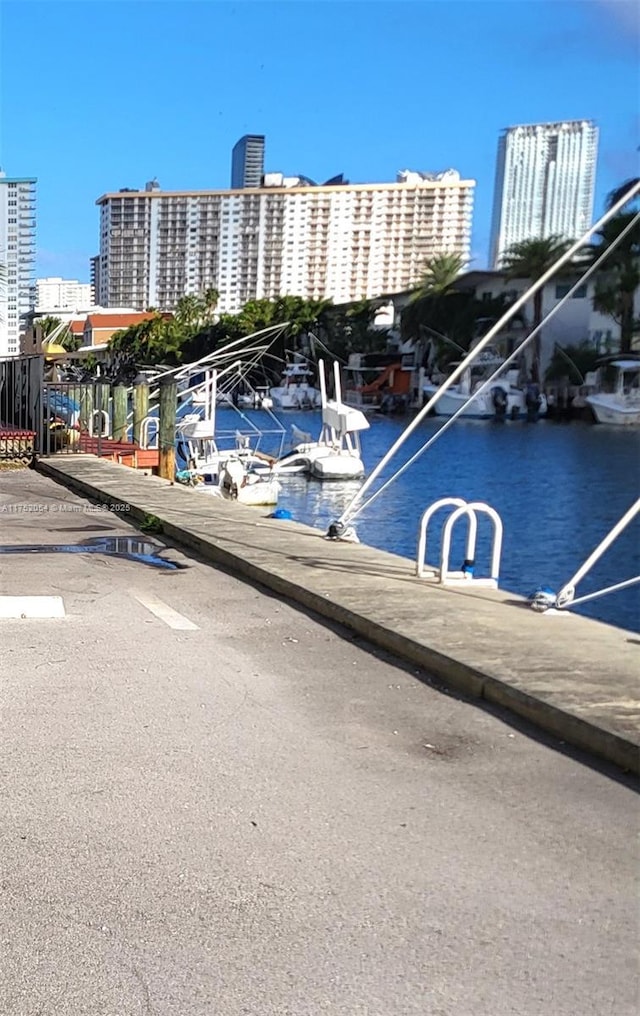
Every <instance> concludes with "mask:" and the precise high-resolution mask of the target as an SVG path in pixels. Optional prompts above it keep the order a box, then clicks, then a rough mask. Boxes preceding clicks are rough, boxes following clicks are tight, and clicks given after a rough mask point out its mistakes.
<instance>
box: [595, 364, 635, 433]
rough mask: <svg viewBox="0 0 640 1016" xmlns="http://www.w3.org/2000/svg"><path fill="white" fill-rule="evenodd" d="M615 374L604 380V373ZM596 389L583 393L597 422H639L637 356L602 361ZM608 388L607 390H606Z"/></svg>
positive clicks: (632, 424)
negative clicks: (603, 362)
mask: <svg viewBox="0 0 640 1016" xmlns="http://www.w3.org/2000/svg"><path fill="white" fill-rule="evenodd" d="M610 369H613V371H614V372H615V373H614V377H613V382H612V383H611V384H607V373H610ZM598 373H599V375H600V378H599V381H598V390H596V391H595V392H593V393H592V394H591V395H587V396H586V397H585V402H586V403H587V405H588V406H590V408H591V411H592V413H593V415H594V416H595V418H596V422H597V423H609V424H614V425H615V426H622V427H638V426H640V359H637V360H634V359H631V358H628V359H616V360H611V361H609V362H608V363H605V364H601V365H600V369H599V372H598ZM607 389H610V390H607Z"/></svg>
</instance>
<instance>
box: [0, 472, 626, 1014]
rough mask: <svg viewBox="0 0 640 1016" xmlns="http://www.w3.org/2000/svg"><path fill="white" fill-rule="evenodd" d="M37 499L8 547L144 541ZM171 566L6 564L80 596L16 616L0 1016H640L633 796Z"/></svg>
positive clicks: (292, 621) (368, 658)
mask: <svg viewBox="0 0 640 1016" xmlns="http://www.w3.org/2000/svg"><path fill="white" fill-rule="evenodd" d="M24 503H36V504H40V505H44V506H45V510H43V511H41V512H39V513H38V514H29V513H26V512H23V511H5V512H2V511H0V528H1V533H2V539H1V541H0V542H1V543H2V544H12V545H16V544H22V545H27V544H34V543H43V542H44V543H47V542H48V543H51V544H58V543H61V542H63V543H65V544H66V543H69V542H74V541H75V542H78V543H79V542H80V541H82V540H85V539H88V538H91V537H95V536H97V535H101V534H109V535H118V534H122V535H126V534H127V533H130V530H129V529H128V527H127V525H126V522H125V521H124V520H123V519H122V518H119V517H117V516H115V515H114V514H111V513H107V512H103V513H96V512H93V511H91V512H89V511H85V509H86V508H87V506H86V504H84V503H83V502H82V501H81V500H80V499H79V498H77V497H75V496H74V495H73V494H71V493H69V492H68V491H65V490H64V489H62V488H60V487H59V486H57V485H55V484H53V483H52V482H50V481H48V480H46V479H45V478H43V477H41V476H38V475H37V474H35V473H33V472H30V471H29V472H25V473H22V474H12V475H10V476H4V475H0V509H1V508H2V507H10V506H11V505H14V506H15V505H19V504H24ZM62 503H64V505H65V506H66V509H67V510H65V511H64V512H63V511H61V510H60V507H61V504H62ZM54 508H56V509H57V510H53V509H54ZM164 556H166V557H168V558H170V559H173V560H175V561H177V562H178V563H181V564H183V565H185V568H184V569H183V570H179V571H164V570H154V569H152V568H151V567H148V566H145V565H143V564H139V563H135V562H133V561H128V560H123V559H116V558H112V557H108V556H99V555H93V554H91V555H84V554H80V555H75V554H74V555H55V556H53V555H52V556H39V555H25V556H21V555H14V556H11V557H2V556H1V555H0V576H1V579H0V594H5V595H6V594H8V593H12V594H19V593H24V592H29V593H31V594H41V595H51V594H57V595H62V596H63V598H64V602H65V607H66V617H65V618H64V619H59V620H52V621H3V622H1V627H0V638H1V639H2V647H3V653H2V681H1V682H0V708H1V712H0V717H1V724H2V744H3V752H2V755H3V761H2V780H1V781H0V795H1V801H0V808H1V811H2V815H3V821H2V823H0V852H1V859H0V863H1V866H2V875H1V880H0V908H1V910H2V921H1V922H0V924H1V927H2V933H1V939H0V1012H1V1013H2V1014H3V1016H36V1014H39V1016H80V1014H87V1016H138V1014H149V1013H152V1014H155V1016H218V1014H219V1016H244V1014H253V1016H318V1014H321V1013H328V1014H344V1016H411V1014H416V1016H417V1014H420V1016H425V1014H426V1016H578V1014H579V1016H631V1014H632V1013H635V1012H636V1002H637V997H638V995H637V991H638V980H637V962H636V961H637V956H636V944H637V933H638V914H637V906H636V900H637V896H636V885H635V881H636V876H637V860H638V856H637V847H636V844H635V842H634V836H635V834H636V833H637V831H638V811H637V798H636V797H635V795H634V793H633V791H632V790H631V789H630V788H629V787H628V786H627V785H625V784H624V783H623V782H620V781H614V780H612V779H611V778H609V777H608V776H606V775H604V774H603V773H600V772H597V771H595V770H593V769H590V768H588V767H586V766H584V765H581V764H580V763H579V762H577V761H575V760H574V759H572V758H570V757H567V756H563V755H561V754H559V753H558V752H556V751H554V750H552V749H551V748H550V747H548V746H546V745H544V744H542V743H539V742H537V741H535V740H533V739H531V738H530V737H528V736H524V735H523V734H521V733H520V732H519V731H517V730H514V729H513V727H512V726H509V725H507V724H506V723H505V722H503V720H501V719H500V718H499V717H498V716H495V715H491V714H490V713H489V712H487V711H484V710H480V709H477V708H476V707H475V706H473V705H472V704H469V703H467V702H462V701H458V700H456V699H455V698H453V697H450V696H448V695H443V694H442V693H441V692H439V691H437V690H435V689H433V688H432V687H430V686H429V685H428V684H425V683H421V682H419V681H417V680H416V677H415V674H414V673H412V672H411V671H408V670H403V669H401V668H399V667H398V666H397V665H395V664H394V663H393V661H390V660H388V659H386V658H385V657H384V656H383V655H381V654H374V653H372V652H371V651H370V650H369V649H367V648H366V646H365V645H362V644H360V643H359V640H357V639H355V640H354V639H353V638H352V637H349V636H348V635H346V634H345V633H344V632H341V631H338V630H335V631H334V630H332V629H331V628H327V627H326V626H324V625H321V624H319V623H317V622H316V621H315V620H312V619H311V618H309V617H308V616H306V615H305V614H304V613H301V612H299V611H297V610H295V609H293V608H292V607H290V606H288V605H287V604H285V603H282V602H281V601H280V600H278V599H275V598H272V597H270V596H268V595H266V594H265V593H263V592H260V591H258V590H256V589H255V588H253V587H251V586H249V585H246V584H244V583H242V582H240V581H238V580H237V579H235V578H233V577H231V576H229V575H227V574H224V573H222V572H220V571H217V570H216V569H214V568H212V567H211V566H209V565H205V564H201V563H199V562H198V561H196V560H193V559H192V558H189V557H186V556H183V555H182V554H180V553H178V552H177V551H175V550H169V551H167V552H166V553H165V555H164ZM163 608H166V609H163ZM177 616H178V617H182V618H185V619H187V620H188V621H190V622H191V624H192V628H191V630H185V629H181V628H179V627H175V626H174V625H175V624H176V623H177V621H176V617H177Z"/></svg>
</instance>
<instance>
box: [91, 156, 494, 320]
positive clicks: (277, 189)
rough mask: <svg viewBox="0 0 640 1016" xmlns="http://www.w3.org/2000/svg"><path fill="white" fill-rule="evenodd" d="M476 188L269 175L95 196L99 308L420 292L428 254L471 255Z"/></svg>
mask: <svg viewBox="0 0 640 1016" xmlns="http://www.w3.org/2000/svg"><path fill="white" fill-rule="evenodd" d="M474 187H475V181H474V180H462V179H460V175H459V173H457V172H456V171H455V170H448V171H447V172H445V173H439V174H424V173H410V172H404V173H400V174H399V175H398V180H397V181H396V182H395V183H374V184H349V185H346V184H335V185H333V184H330V185H324V186H314V185H310V184H309V183H308V182H305V181H303V180H301V178H297V177H292V178H289V177H283V176H282V175H281V174H267V175H266V176H265V185H264V186H261V187H255V188H243V189H237V190H227V191H180V192H166V191H162V190H159V189H156V188H155V187H153V186H152V185H151V184H147V187H146V189H145V190H144V191H119V192H117V193H110V194H105V195H103V196H102V197H101V198H99V199H98V201H97V204H98V205H99V207H100V255H99V259H100V260H99V265H100V271H99V291H98V293H97V294H96V296H97V299H98V302H99V303H100V304H102V305H103V306H105V307H109V306H113V305H126V306H131V307H137V308H140V309H146V308H147V307H157V308H159V309H161V310H171V309H172V308H173V307H175V305H176V303H177V301H178V300H179V299H180V297H181V296H184V295H185V294H187V293H201V292H203V291H204V290H205V289H207V288H209V287H213V288H215V289H217V290H218V292H219V293H220V302H219V310H220V311H221V312H230V313H234V312H236V311H238V310H240V308H241V307H242V306H243V305H244V304H245V303H246V302H247V301H248V300H251V299H259V298H268V299H276V298H277V297H279V296H302V297H305V298H306V299H321V298H322V299H324V298H328V299H332V300H333V301H334V302H335V303H346V302H350V301H353V300H359V299H362V298H369V297H374V296H377V295H379V294H380V293H383V292H398V291H399V290H402V289H407V288H408V287H410V286H411V285H413V284H414V283H415V282H416V281H417V280H418V279H419V278H420V275H421V273H422V271H423V269H424V265H425V262H426V260H427V259H428V258H429V257H430V256H432V255H433V254H436V253H440V252H452V253H457V254H460V255H461V256H462V257H463V258H464V259H465V260H467V259H468V257H469V251H470V242H471V218H472V212H473V193H474Z"/></svg>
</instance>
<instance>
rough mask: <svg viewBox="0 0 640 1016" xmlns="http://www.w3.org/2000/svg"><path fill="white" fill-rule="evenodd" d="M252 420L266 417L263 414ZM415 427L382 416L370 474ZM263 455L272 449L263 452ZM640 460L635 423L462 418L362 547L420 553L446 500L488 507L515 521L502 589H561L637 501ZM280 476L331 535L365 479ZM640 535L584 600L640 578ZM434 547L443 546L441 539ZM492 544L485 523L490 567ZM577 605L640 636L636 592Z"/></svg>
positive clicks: (298, 418) (366, 443)
mask: <svg viewBox="0 0 640 1016" xmlns="http://www.w3.org/2000/svg"><path fill="white" fill-rule="evenodd" d="M249 415H250V416H251V418H252V419H254V420H256V422H258V421H259V419H260V417H261V416H263V415H264V414H260V413H259V412H257V413H255V414H254V413H251V414H249ZM281 419H282V421H283V423H284V424H285V426H287V427H289V426H290V424H292V423H294V424H295V425H296V426H297V427H300V428H301V429H302V430H307V431H311V432H312V433H314V434H316V433H319V430H320V414H319V413H299V412H294V413H286V414H285V413H283V414H281ZM404 426H405V421H403V420H400V419H394V418H385V417H380V418H378V417H372V418H371V428H370V429H369V430H368V431H365V433H364V434H363V435H362V445H363V458H364V461H365V466H366V468H367V471H368V472H370V471H371V469H372V468H373V467H374V466H375V464H376V463H377V462H378V461H379V460H380V458H381V457H382V455H383V454H384V453H385V452H386V450H387V449H388V448H389V447H390V446H391V444H392V443H393V441H394V440H395V439H396V437H398V435H399V434H400V433H401V431H402V430H403V429H404ZM438 426H439V421H437V420H435V419H433V418H431V419H429V420H427V421H425V422H424V423H422V424H421V425H420V426H419V427H418V428H417V430H416V431H415V432H414V433H413V434H412V435H411V437H410V438H409V439H408V441H407V442H406V444H405V446H404V448H403V449H402V450H401V452H400V455H399V456H398V457H397V458H396V459H395V460H394V461H393V463H392V466H391V467H390V468H388V470H387V471H386V472H385V474H384V477H383V478H385V477H387V476H390V475H391V473H392V472H394V471H395V470H396V469H397V468H398V466H400V465H401V464H402V463H403V462H404V461H406V459H407V458H409V456H410V455H411V454H412V453H413V452H415V451H416V450H417V449H418V448H419V447H420V446H421V445H422V444H423V443H424V441H425V440H427V439H428V438H429V437H430V436H431V435H432V434H433V433H434V432H435V430H436V429H437V428H438ZM263 450H265V451H267V450H268V449H267V448H266V447H264V446H263ZM639 464H640V432H638V431H634V430H630V429H627V428H615V427H603V426H596V425H592V424H582V423H572V424H569V425H566V424H564V425H563V424H555V423H551V422H544V421H541V422H540V423H538V424H534V425H530V424H526V423H505V424H494V423H490V422H483V421H479V420H478V421H477V420H468V421H467V420H465V421H459V422H457V423H456V424H455V425H454V426H453V427H451V429H450V430H449V431H447V433H446V434H445V435H444V436H443V437H442V438H441V439H440V440H439V441H437V442H436V443H435V445H434V446H433V448H432V449H430V450H429V451H428V452H427V453H426V454H425V455H424V456H423V457H422V458H421V459H419V460H418V461H417V462H416V463H415V464H414V465H413V466H412V467H411V468H410V469H409V470H407V472H406V473H405V474H404V475H403V476H402V477H400V479H399V480H398V481H397V482H395V483H394V484H393V485H392V486H391V487H390V488H389V489H388V490H387V491H385V493H384V494H382V496H381V497H380V498H379V499H378V500H377V501H376V502H375V503H374V504H373V505H371V507H370V508H367V509H366V510H365V511H364V512H363V513H362V514H361V515H360V516H358V519H357V521H356V528H357V530H358V535H359V537H360V539H361V540H362V542H363V543H369V544H371V545H372V546H375V547H380V548H381V549H383V550H389V551H392V552H393V553H396V554H401V555H402V556H404V557H408V558H413V557H414V555H415V548H416V539H417V533H418V525H419V521H420V516H421V514H422V512H423V511H424V510H425V508H426V507H427V506H428V505H430V504H431V503H432V502H433V501H435V500H437V499H438V498H441V497H447V496H457V497H463V498H465V499H466V500H479V501H486V502H488V503H489V504H490V505H492V506H493V507H495V508H496V509H497V511H498V512H499V513H500V515H501V517H502V521H503V523H504V548H503V554H502V569H501V578H500V584H501V586H503V587H504V588H505V589H509V590H512V591H514V592H517V593H521V594H523V595H529V594H530V593H531V592H533V591H534V590H535V589H537V588H538V587H539V586H541V585H548V586H550V587H551V588H552V589H555V590H558V589H560V588H561V587H562V585H563V584H564V583H565V582H566V581H567V580H568V579H569V578H570V577H571V576H572V575H573V574H574V573H575V571H576V570H577V568H578V567H579V565H580V564H582V562H583V561H584V560H585V559H586V558H587V556H588V555H589V554H590V553H591V551H592V550H593V549H594V547H595V546H596V545H597V544H598V543H599V542H600V540H601V539H602V538H603V537H604V535H605V534H606V533H607V532H608V530H609V529H610V528H611V526H613V524H614V523H615V522H616V521H617V520H618V519H619V518H620V517H621V516H622V515H623V514H624V512H625V511H626V510H627V509H628V508H629V506H630V505H631V504H632V503H633V501H634V500H635V498H636V497H638V487H639V486H640V483H639V482H638V474H639V471H638V465H639ZM280 479H281V481H282V488H283V489H282V493H281V495H280V502H279V503H280V506H281V507H282V508H287V509H289V511H291V512H292V514H293V517H294V519H296V520H298V521H299V522H304V523H306V524H307V525H312V526H316V527H317V528H319V529H322V530H325V531H326V528H327V527H328V525H329V523H330V522H332V521H333V520H334V519H335V518H336V516H337V515H339V514H340V513H341V512H342V511H343V509H344V507H345V506H346V505H347V504H348V503H349V501H350V499H351V497H352V496H353V492H354V491H355V490H357V488H358V486H359V483H360V481H357V482H355V483H353V482H349V483H345V482H335V483H331V482H327V483H320V482H318V481H315V480H307V479H304V478H302V477H291V476H289V477H285V476H282V477H280ZM435 532H436V530H435V529H434V534H435ZM639 537H640V521H636V522H634V523H632V524H631V525H630V526H629V527H628V529H627V530H626V531H625V532H624V533H623V534H622V535H621V536H620V538H619V539H618V540H617V541H616V543H615V544H614V545H613V546H612V547H611V548H610V549H609V551H607V553H606V555H605V556H604V557H603V558H602V559H601V560H600V561H599V562H598V563H597V565H596V566H595V567H594V569H593V571H592V572H590V573H589V575H587V576H586V578H585V579H584V580H583V581H582V582H581V583H580V585H579V595H582V594H586V593H588V592H591V591H593V590H596V589H600V588H602V587H603V586H606V585H611V584H613V583H615V582H620V581H622V580H623V579H626V578H631V577H633V576H634V575H638V574H640V538H639ZM434 542H435V544H436V545H437V540H435V535H434ZM489 543H490V533H489V527H488V526H487V525H486V524H484V525H483V523H482V521H481V522H480V529H479V536H478V554H477V558H478V563H479V564H480V561H481V560H484V561H486V560H488V552H489ZM483 553H484V555H485V556H484V558H483V557H482V555H483ZM429 556H430V557H431V558H433V556H434V555H433V554H432V553H430V555H429ZM436 556H437V552H436ZM463 557H464V540H463V527H462V526H460V529H459V530H456V535H455V536H454V540H453V545H452V553H451V561H452V565H454V566H455V565H456V563H457V560H458V559H459V560H460V562H461V561H462V559H463ZM578 609H580V610H581V611H583V612H584V613H585V614H588V615H589V616H591V617H597V618H600V619H601V620H604V621H607V622H609V623H610V624H616V625H619V626H621V627H625V628H631V629H633V630H640V589H638V588H637V587H635V588H631V589H627V590H623V591H621V592H619V593H614V594H612V595H611V596H606V597H603V598H602V599H601V600H595V601H593V602H591V603H588V604H585V605H584V607H581V608H578Z"/></svg>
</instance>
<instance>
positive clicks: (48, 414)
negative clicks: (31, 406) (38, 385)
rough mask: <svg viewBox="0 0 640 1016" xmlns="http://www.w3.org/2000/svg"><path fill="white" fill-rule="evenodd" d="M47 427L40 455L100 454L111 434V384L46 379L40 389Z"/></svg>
mask: <svg viewBox="0 0 640 1016" xmlns="http://www.w3.org/2000/svg"><path fill="white" fill-rule="evenodd" d="M42 398H43V411H44V417H45V421H46V426H45V427H44V431H43V440H42V445H41V451H42V454H43V455H53V454H55V453H67V454H69V453H75V452H87V451H89V452H93V453H94V454H96V455H101V454H102V451H103V441H104V439H105V438H109V437H111V385H110V384H108V383H107V382H104V381H46V382H45V383H44V384H43V388H42Z"/></svg>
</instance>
